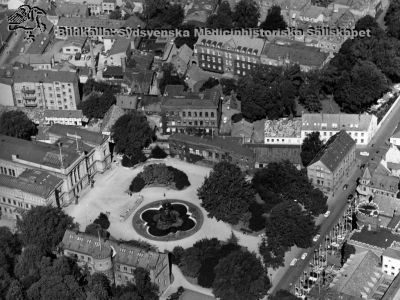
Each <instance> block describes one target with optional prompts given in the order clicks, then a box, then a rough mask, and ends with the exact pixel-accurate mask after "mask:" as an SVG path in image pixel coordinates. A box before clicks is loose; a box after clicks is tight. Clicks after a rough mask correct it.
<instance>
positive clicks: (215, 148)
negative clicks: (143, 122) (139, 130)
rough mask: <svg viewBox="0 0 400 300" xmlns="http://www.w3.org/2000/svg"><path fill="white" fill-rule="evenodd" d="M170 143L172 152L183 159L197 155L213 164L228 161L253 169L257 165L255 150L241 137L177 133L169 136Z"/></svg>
mask: <svg viewBox="0 0 400 300" xmlns="http://www.w3.org/2000/svg"><path fill="white" fill-rule="evenodd" d="M168 143H169V151H170V154H171V155H176V156H178V157H179V158H181V159H183V160H187V161H191V159H192V157H193V156H197V157H201V158H202V159H204V160H205V161H207V162H210V163H212V164H215V163H218V162H221V161H228V162H230V163H232V164H235V165H237V166H238V167H240V168H241V169H242V170H249V169H253V168H254V165H255V154H254V150H253V149H250V148H246V147H244V146H243V145H242V144H241V139H240V138H231V137H213V138H207V137H197V136H191V135H184V134H180V133H177V134H173V135H171V136H170V137H169V138H168Z"/></svg>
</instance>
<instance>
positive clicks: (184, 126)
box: [161, 89, 221, 134]
mask: <svg viewBox="0 0 400 300" xmlns="http://www.w3.org/2000/svg"><path fill="white" fill-rule="evenodd" d="M161 113H162V115H163V116H164V118H165V122H164V124H163V127H164V128H163V129H164V131H165V132H166V133H167V134H168V133H178V132H179V133H183V132H186V131H188V130H189V128H190V129H195V130H203V131H205V132H206V133H211V132H218V128H219V123H220V118H221V93H220V92H219V90H217V89H212V90H207V91H205V92H204V93H200V94H198V93H186V92H184V93H182V94H181V95H172V96H170V95H168V96H164V98H163V101H162V104H161Z"/></svg>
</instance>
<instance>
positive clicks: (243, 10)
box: [233, 0, 260, 28]
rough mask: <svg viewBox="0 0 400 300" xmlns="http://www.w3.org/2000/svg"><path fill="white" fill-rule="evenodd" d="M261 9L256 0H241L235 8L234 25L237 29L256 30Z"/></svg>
mask: <svg viewBox="0 0 400 300" xmlns="http://www.w3.org/2000/svg"><path fill="white" fill-rule="evenodd" d="M259 18H260V8H259V7H258V4H257V3H256V2H255V1H254V0H240V1H239V2H238V3H237V4H236V6H235V12H234V13H233V23H234V27H235V28H256V27H257V25H258V19H259Z"/></svg>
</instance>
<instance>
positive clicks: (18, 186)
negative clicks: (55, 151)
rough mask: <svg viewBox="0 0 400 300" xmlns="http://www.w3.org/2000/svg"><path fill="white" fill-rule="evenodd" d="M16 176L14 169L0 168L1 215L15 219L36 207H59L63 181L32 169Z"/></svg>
mask: <svg viewBox="0 0 400 300" xmlns="http://www.w3.org/2000/svg"><path fill="white" fill-rule="evenodd" d="M13 175H14V176H13ZM15 175H16V174H15V171H13V169H10V168H9V169H7V168H5V167H0V215H2V216H5V217H7V218H12V219H15V218H17V217H20V216H21V214H22V212H23V211H26V210H29V209H31V208H32V207H35V206H46V205H50V206H55V207H56V206H58V205H59V197H60V196H62V195H61V193H62V179H60V178H59V177H57V176H54V175H52V174H50V173H48V172H45V171H39V170H30V169H26V170H25V171H23V172H22V173H21V174H20V175H19V176H18V177H15Z"/></svg>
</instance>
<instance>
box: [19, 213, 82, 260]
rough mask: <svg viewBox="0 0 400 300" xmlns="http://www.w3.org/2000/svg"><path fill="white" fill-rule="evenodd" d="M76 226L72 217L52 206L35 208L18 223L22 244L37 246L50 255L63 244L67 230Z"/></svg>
mask: <svg viewBox="0 0 400 300" xmlns="http://www.w3.org/2000/svg"><path fill="white" fill-rule="evenodd" d="M75 226H76V224H74V222H73V219H72V218H71V217H70V216H68V215H66V214H65V213H64V212H63V211H62V210H61V209H59V208H55V207H51V206H36V207H33V208H32V209H30V210H28V211H26V212H25V213H24V215H23V217H22V219H19V220H18V221H17V228H18V230H19V232H20V238H21V241H22V243H23V244H24V245H36V246H38V247H40V248H41V249H43V250H44V251H45V252H49V253H50V252H51V251H52V250H54V249H55V248H56V247H57V246H58V244H59V243H60V242H61V240H62V238H63V236H64V233H65V230H66V229H72V228H74V227H75Z"/></svg>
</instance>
